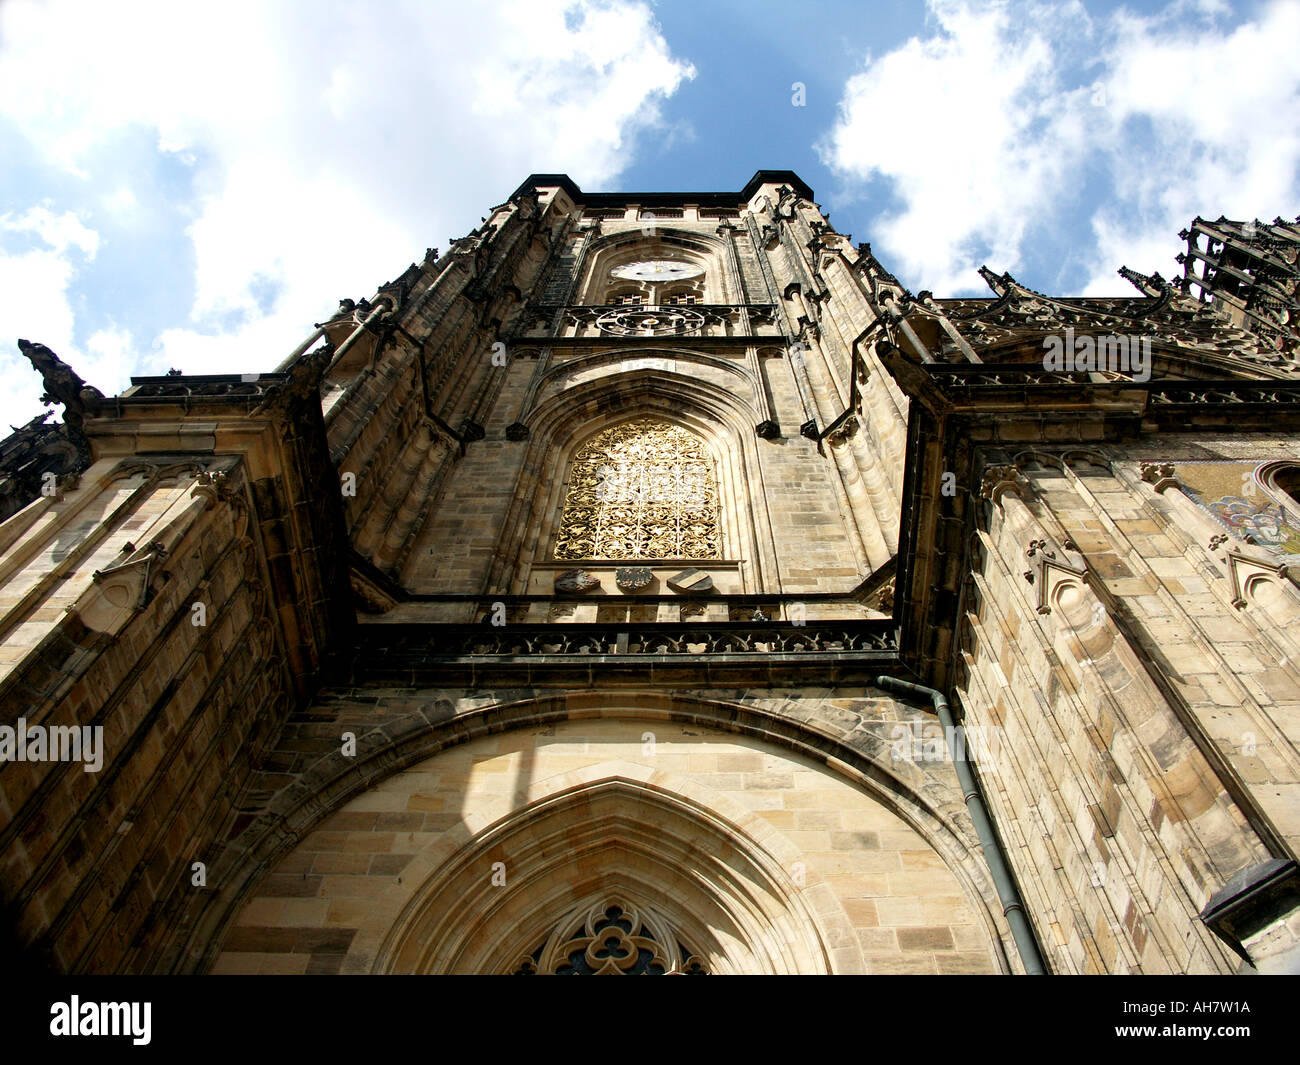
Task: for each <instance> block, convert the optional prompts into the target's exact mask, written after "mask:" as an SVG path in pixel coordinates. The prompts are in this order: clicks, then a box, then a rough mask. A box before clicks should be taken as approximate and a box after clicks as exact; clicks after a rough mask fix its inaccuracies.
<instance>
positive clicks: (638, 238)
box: [574, 224, 741, 306]
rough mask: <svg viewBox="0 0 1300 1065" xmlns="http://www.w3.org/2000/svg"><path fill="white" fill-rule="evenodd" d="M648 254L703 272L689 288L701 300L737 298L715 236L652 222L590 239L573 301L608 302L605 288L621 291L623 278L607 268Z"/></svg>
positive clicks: (722, 247)
mask: <svg viewBox="0 0 1300 1065" xmlns="http://www.w3.org/2000/svg"><path fill="white" fill-rule="evenodd" d="M648 259H669V260H673V261H679V262H687V263H690V264H691V265H692V266H696V267H698V268H699V269H700V270H702V271H703V276H702V277H701V278H699V279H698V286H697V287H693V288H692V291H694V292H696V293H698V294H699V296H700V297H701V300H702V302H704V303H739V302H741V301H740V298H739V296H738V295H737V284H736V278H735V277H734V276H733V271H732V269H731V264H730V263H729V262H728V259H727V249H726V246H725V245H724V244H723V242H722V241H721V240H719V239H718V238H717V237H713V236H709V235H706V234H703V233H692V232H688V231H686V230H681V229H671V228H665V227H663V226H661V225H658V224H656V226H655V228H654V230H653V232H649V233H648V232H645V231H643V230H642V229H633V230H628V231H626V232H622V233H612V234H610V235H609V236H606V237H601V238H600V239H599V240H597V241H595V242H594V243H593V244H592V245H591V246H590V247H589V249H588V251H587V253H586V255H585V257H584V260H583V266H582V271H583V276H582V281H581V284H579V286H578V288H577V299H576V300H575V301H574V302H575V303H578V304H583V305H587V306H592V305H600V304H604V303H607V302H609V300H608V298H607V297H608V293H610V292H612V291H616V290H617V291H623V285H624V284H625V282H622V281H620V280H618V279H616V278H614V277H613V275H612V274H611V271H612V270H614V269H616V268H618V267H620V266H626V265H628V264H630V263H634V262H640V261H642V260H648Z"/></svg>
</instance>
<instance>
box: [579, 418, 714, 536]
mask: <svg viewBox="0 0 1300 1065" xmlns="http://www.w3.org/2000/svg"><path fill="white" fill-rule="evenodd" d="M720 538H721V536H720V530H719V519H718V490H717V480H716V478H715V476H714V472H713V462H712V458H711V456H710V455H709V453H708V450H707V448H706V447H705V445H704V442H703V441H702V440H700V439H699V437H697V436H695V435H694V434H693V433H691V432H689V431H687V430H686V429H683V428H681V427H680V426H677V425H670V424H668V423H667V422H661V421H658V420H656V419H653V418H639V419H636V420H635V421H630V422H623V423H621V424H619V425H615V426H612V427H610V428H609V429H605V430H603V431H602V432H600V433H597V434H596V435H595V436H594V437H592V438H591V439H590V440H589V441H588V442H587V443H586V444H584V445H583V446H582V447H581V448H579V449H578V453H577V454H576V455H575V456H574V460H573V465H572V466H571V467H570V473H569V487H568V492H567V494H566V496H565V501H564V511H563V513H562V514H561V516H560V531H559V535H558V537H557V539H556V545H555V557H556V558H557V559H571V560H573V561H575V562H577V561H585V560H587V559H593V558H603V559H613V560H618V561H623V560H625V559H651V558H659V559H663V558H717V557H718V544H719V541H720Z"/></svg>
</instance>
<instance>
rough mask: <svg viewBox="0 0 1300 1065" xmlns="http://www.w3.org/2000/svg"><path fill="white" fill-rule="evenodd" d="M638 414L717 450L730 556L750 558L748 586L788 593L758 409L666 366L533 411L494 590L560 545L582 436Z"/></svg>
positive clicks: (578, 391) (511, 585)
mask: <svg viewBox="0 0 1300 1065" xmlns="http://www.w3.org/2000/svg"><path fill="white" fill-rule="evenodd" d="M638 417H653V418H658V419H661V420H663V421H666V422H669V423H670V424H674V425H679V426H681V427H682V428H684V429H687V430H689V431H690V432H692V433H694V434H695V435H696V436H698V437H700V438H701V439H702V440H703V441H704V442H705V444H706V445H707V446H708V448H709V450H710V451H711V453H712V454H713V456H714V459H715V462H716V466H715V470H716V475H717V486H718V496H719V502H720V506H721V521H720V525H721V531H722V540H723V544H724V545H725V547H724V553H725V554H726V555H727V557H729V558H731V559H735V560H739V561H742V562H743V563H744V565H742V566H741V569H740V572H741V580H742V587H743V590H744V591H745V592H779V590H780V589H779V588H776V587H772V586H771V582H772V581H774V580H775V578H776V574H777V567H776V547H775V540H774V537H773V533H772V526H771V519H770V516H769V514H768V511H767V496H766V492H765V490H764V487H763V471H762V467H761V465H760V462H759V455H758V448H757V437H756V436H755V434H754V430H753V425H754V421H753V411H752V407H751V406H750V405H749V404H748V403H746V402H745V401H744V399H743V398H742V397H739V396H737V395H736V394H734V393H733V392H728V391H727V390H726V389H723V388H721V387H719V386H717V385H715V384H713V383H711V382H708V381H702V380H700V379H699V378H691V377H688V376H686V375H685V374H678V373H671V372H667V371H664V370H657V369H640V370H633V371H630V372H626V373H615V374H611V375H610V376H608V377H602V378H598V379H596V380H593V381H587V382H583V383H581V384H578V385H575V386H574V387H572V388H569V389H566V390H565V391H563V392H560V393H558V394H555V395H552V396H551V397H549V398H547V399H545V400H543V401H542V402H541V403H540V404H539V405H538V406H537V407H536V408H535V409H534V410H533V411H532V412H531V413H530V414H529V416H528V424H529V430H530V433H529V439H528V445H527V446H528V450H527V453H526V454H525V457H524V461H523V464H522V467H521V473H520V475H519V478H518V480H517V481H516V484H515V490H514V498H513V501H512V503H511V505H510V509H509V511H508V513H507V516H506V520H505V522H504V523H503V524H502V529H501V532H500V535H499V536H498V538H497V542H496V548H495V550H494V552H493V563H492V568H491V570H490V572H489V577H488V587H489V588H492V589H503V590H506V591H509V592H523V591H525V590H526V583H527V565H526V563H528V562H531V561H533V560H541V559H543V558H545V557H546V556H547V554H548V553H549V547H550V546H551V545H552V544H553V543H554V540H555V534H556V526H557V522H558V520H559V517H560V513H561V511H562V508H563V500H564V489H565V481H566V478H567V475H568V471H569V469H570V467H571V465H572V463H573V456H574V453H575V452H576V451H577V449H578V448H579V447H580V446H581V444H582V443H583V441H585V440H586V439H588V438H589V437H590V436H591V435H592V434H594V433H596V432H599V431H600V430H602V429H606V428H609V427H610V426H613V425H617V424H618V423H620V422H623V421H628V420H630V419H633V418H638Z"/></svg>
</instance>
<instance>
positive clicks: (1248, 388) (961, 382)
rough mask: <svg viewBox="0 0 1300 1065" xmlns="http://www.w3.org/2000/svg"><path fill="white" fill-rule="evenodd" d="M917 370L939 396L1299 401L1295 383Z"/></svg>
mask: <svg viewBox="0 0 1300 1065" xmlns="http://www.w3.org/2000/svg"><path fill="white" fill-rule="evenodd" d="M923 368H924V369H925V371H926V372H927V373H929V374H930V376H931V378H932V379H933V380H934V382H935V383H936V384H937V385H938V386H939V387H940V388H942V389H943V390H944V391H945V392H967V393H971V394H978V393H981V392H987V393H989V394H990V395H992V394H996V393H997V392H998V391H999V390H1004V389H1006V388H1008V387H1016V388H1032V389H1034V390H1035V391H1040V392H1043V393H1050V392H1051V391H1053V390H1054V389H1056V388H1059V387H1061V386H1072V387H1076V388H1077V387H1080V386H1087V387H1088V388H1091V389H1095V390H1099V391H1132V390H1134V389H1141V390H1143V391H1145V392H1147V393H1148V394H1149V396H1150V401H1151V403H1153V404H1159V405H1168V404H1189V403H1197V404H1204V403H1211V404H1218V403H1281V404H1286V405H1288V406H1290V405H1294V404H1297V403H1300V381H1297V380H1264V379H1259V380H1253V381H1252V380H1235V381H1170V380H1154V381H1137V380H1134V379H1133V377H1132V376H1131V375H1127V374H1123V373H1108V374H1107V375H1106V377H1107V379H1106V380H1104V381H1095V380H1093V379H1092V376H1093V375H1091V374H1089V373H1087V372H1084V371H1073V370H1044V369H1043V368H1042V367H1041V366H1035V365H1021V364H1011V365H997V364H992V363H983V364H974V363H959V364H958V363H954V364H948V363H927V364H926V365H925V366H924V367H923Z"/></svg>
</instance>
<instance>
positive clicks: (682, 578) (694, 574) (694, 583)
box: [668, 569, 713, 594]
mask: <svg viewBox="0 0 1300 1065" xmlns="http://www.w3.org/2000/svg"><path fill="white" fill-rule="evenodd" d="M668 587H669V588H671V589H672V590H673V591H674V592H681V593H683V594H686V593H688V592H711V591H713V578H712V577H710V576H709V575H708V574H707V573H705V572H704V570H702V569H684V570H682V571H681V573H674V574H673V575H672V576H671V577H669V578H668Z"/></svg>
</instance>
